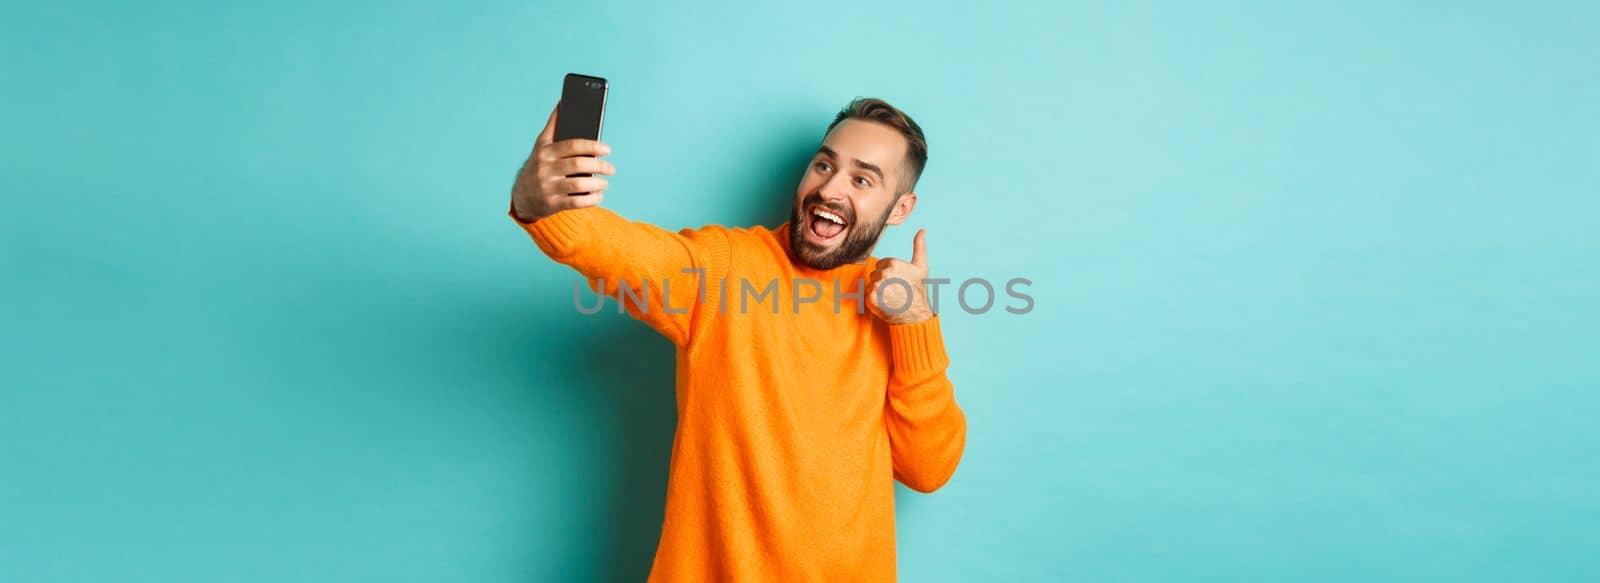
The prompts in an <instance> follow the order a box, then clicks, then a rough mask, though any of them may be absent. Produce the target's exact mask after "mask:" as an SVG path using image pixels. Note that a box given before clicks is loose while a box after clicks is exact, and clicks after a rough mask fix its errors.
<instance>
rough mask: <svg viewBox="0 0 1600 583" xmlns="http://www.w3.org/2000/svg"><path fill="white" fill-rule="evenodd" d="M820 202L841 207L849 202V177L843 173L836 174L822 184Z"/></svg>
mask: <svg viewBox="0 0 1600 583" xmlns="http://www.w3.org/2000/svg"><path fill="white" fill-rule="evenodd" d="M820 194H821V195H822V200H824V201H826V202H827V203H829V204H837V205H843V204H848V203H849V201H850V177H849V176H846V175H845V174H843V173H836V174H834V175H833V176H829V177H828V181H827V182H824V183H822V189H821V190H820Z"/></svg>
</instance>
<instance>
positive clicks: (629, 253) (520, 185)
mask: <svg viewBox="0 0 1600 583" xmlns="http://www.w3.org/2000/svg"><path fill="white" fill-rule="evenodd" d="M555 123H556V112H554V111H552V112H551V113H550V120H549V121H548V122H547V123H546V124H545V128H544V131H542V132H540V134H539V138H538V140H536V141H535V143H534V148H533V152H532V153H530V154H529V155H528V159H527V161H526V162H524V163H523V166H522V169H521V170H520V171H519V172H518V174H517V180H516V183H515V185H513V186H512V190H511V208H510V209H508V211H507V214H508V215H509V216H510V217H511V218H512V220H514V221H516V222H517V224H518V225H519V226H521V227H522V229H523V230H525V231H526V232H527V233H528V235H529V236H530V237H532V238H533V241H534V243H536V244H537V245H538V246H539V249H540V250H541V251H543V252H544V253H545V255H548V256H549V257H550V258H551V259H554V260H556V261H558V262H560V263H563V264H565V265H568V266H570V267H572V268H573V269H575V270H577V271H578V273H580V274H582V275H583V276H584V277H585V278H587V279H588V283H589V289H591V290H593V291H594V292H596V293H599V294H603V295H606V296H609V297H612V298H616V299H617V300H618V301H620V302H621V303H622V305H623V306H624V307H625V308H626V309H627V310H628V312H629V313H630V314H632V315H633V316H634V317H635V318H638V319H639V320H641V321H643V322H645V323H646V324H649V325H650V326H651V327H652V328H655V329H656V330H657V331H659V332H661V333H662V334H663V335H665V336H666V337H667V338H668V339H670V340H672V341H673V343H675V344H678V345H680V346H682V345H685V344H687V343H688V342H689V340H690V338H691V336H692V330H693V322H694V315H695V313H696V312H697V311H698V310H700V309H701V308H700V304H701V303H702V302H699V301H697V300H698V299H699V297H700V295H701V290H703V289H704V288H703V287H702V285H703V282H704V281H714V280H715V279H716V278H719V277H722V274H723V273H725V272H726V270H727V264H728V243H727V237H726V235H725V234H724V233H723V232H722V230H721V229H719V228H714V227H706V228H702V229H684V230H681V231H677V232H673V231H668V230H666V229H662V228H660V227H657V226H654V225H650V224H647V223H641V222H635V221H628V220H626V219H624V218H622V217H621V216H618V215H617V214H616V213H614V212H611V211H610V210H607V209H605V208H601V207H600V206H598V205H599V204H600V201H601V199H602V198H603V197H604V195H605V189H606V186H607V184H606V179H605V178H603V177H601V176H599V175H612V174H614V173H615V168H614V167H612V165H611V163H609V162H606V161H604V160H601V159H599V158H598V156H603V155H606V154H609V153H610V152H611V148H610V147H609V146H607V145H605V144H603V143H601V142H598V141H595V140H581V139H574V140H561V141H553V136H554V133H555ZM581 173H589V174H595V175H596V176H573V175H574V174H581ZM619 292H620V293H619Z"/></svg>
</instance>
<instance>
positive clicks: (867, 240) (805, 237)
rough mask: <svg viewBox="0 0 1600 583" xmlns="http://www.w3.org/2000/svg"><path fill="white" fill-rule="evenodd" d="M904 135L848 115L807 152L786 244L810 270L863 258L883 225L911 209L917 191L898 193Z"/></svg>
mask: <svg viewBox="0 0 1600 583" xmlns="http://www.w3.org/2000/svg"><path fill="white" fill-rule="evenodd" d="M905 157H906V139H905V137H903V136H901V135H900V133H899V132H897V131H895V130H894V128H891V127H889V126H887V125H884V124H881V123H878V122H873V121H866V120H858V119H849V120H845V121H843V122H841V123H840V124H839V125H837V126H834V128H833V131H831V132H828V136H827V137H826V138H824V139H823V140H822V147H821V148H818V149H817V153H816V155H814V156H812V157H811V163H810V165H809V166H808V167H807V168H806V172H805V175H804V176H803V177H802V178H801V179H800V187H799V188H798V189H796V190H795V206H794V209H793V212H792V213H791V215H790V217H789V247H790V248H791V249H793V250H794V254H795V259H797V260H799V261H800V262H801V263H804V264H805V265H806V266H808V267H811V268H813V269H833V268H835V267H838V266H841V265H844V264H846V263H855V262H858V261H861V260H863V259H865V258H866V257H867V254H868V253H871V251H872V247H873V246H874V245H876V244H877V243H878V237H879V236H880V235H882V234H883V230H884V228H885V227H887V226H888V225H898V224H900V223H901V222H903V221H904V220H905V218H906V216H907V215H909V214H910V213H911V208H912V207H913V206H914V205H915V203H916V195H915V194H913V193H906V194H905V195H904V196H898V197H897V196H896V194H897V193H899V192H900V188H901V187H900V184H901V181H902V180H904V179H905V176H904V171H903V168H904V162H905Z"/></svg>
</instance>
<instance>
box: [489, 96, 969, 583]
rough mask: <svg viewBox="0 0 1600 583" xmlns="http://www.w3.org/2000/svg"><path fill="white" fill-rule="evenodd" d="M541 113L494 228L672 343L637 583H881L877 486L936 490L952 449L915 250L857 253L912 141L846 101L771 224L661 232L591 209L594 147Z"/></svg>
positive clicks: (939, 362) (886, 516)
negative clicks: (670, 420)
mask: <svg viewBox="0 0 1600 583" xmlns="http://www.w3.org/2000/svg"><path fill="white" fill-rule="evenodd" d="M556 115H557V114H556V113H555V112H552V113H551V114H550V120H549V122H548V123H546V124H545V128H544V131H543V132H542V133H541V134H540V135H539V138H538V140H537V142H536V143H535V145H534V148H533V153H532V154H531V155H529V157H528V159H527V161H526V162H525V163H524V165H523V167H522V170H521V172H520V173H519V174H518V176H517V180H516V183H515V185H514V186H513V187H512V199H511V209H510V211H509V214H510V215H511V218H512V219H514V220H516V221H517V223H518V224H519V225H520V226H521V227H522V228H523V229H525V230H526V231H527V232H528V234H529V235H530V236H532V238H533V240H534V242H535V243H536V244H537V245H538V247H539V249H541V250H542V251H543V252H544V253H545V254H546V255H549V256H550V257H551V258H552V259H555V260H556V261H559V262H561V263H564V264H566V265H568V266H571V267H573V268H574V269H576V270H577V271H578V272H579V273H581V274H582V275H583V276H585V277H586V278H587V279H588V282H589V285H590V287H591V288H593V289H594V290H595V291H596V292H599V293H603V294H605V295H608V296H613V297H617V298H618V301H621V302H622V303H623V305H624V306H625V307H626V308H627V310H628V312H629V313H630V314H632V315H633V316H634V317H636V318H638V319H640V320H642V321H644V322H645V323H646V324H649V325H650V326H651V327H652V328H654V329H656V330H657V331H659V332H661V333H662V334H663V335H665V336H666V337H667V338H668V339H670V340H672V342H673V343H674V344H675V345H677V368H678V371H677V403H678V428H677V433H676V435H675V437H674V439H673V443H672V462H671V467H670V470H669V478H668V483H667V505H666V519H665V521H664V522H663V524H662V531H661V541H660V546H659V547H658V548H657V551H656V557H655V563H654V564H653V566H652V567H651V573H650V579H651V580H652V581H729V580H733V581H891V580H894V579H895V548H894V545H895V539H894V487H893V480H896V479H897V480H899V481H900V482H901V483H903V484H905V485H907V486H909V487H911V488H912V489H915V490H918V491H921V492H932V491H934V490H936V489H938V488H939V487H940V486H942V485H944V484H945V482H946V481H948V480H949V479H950V476H951V474H953V473H954V472H955V469H956V465H957V464H958V463H959V462H960V460H961V454H962V451H963V450H964V449H965V447H966V436H967V422H966V416H965V415H964V414H963V413H962V411H961V409H960V407H958V406H957V404H956V401H955V396H954V392H953V391H954V389H953V387H952V386H951V383H950V380H949V379H948V378H947V377H946V375H945V369H946V367H947V366H948V364H949V359H948V357H947V356H946V354H945V350H944V342H943V339H942V337H941V336H940V329H939V318H938V317H937V315H936V314H935V313H934V312H933V310H932V309H931V307H930V305H929V302H928V297H927V295H926V291H925V290H924V289H923V280H924V279H926V278H927V277H928V253H927V250H926V235H925V234H924V233H923V232H922V231H918V232H917V234H916V237H915V241H914V251H913V252H912V255H911V259H910V260H909V261H906V260H902V259H893V258H885V259H877V258H874V257H872V256H871V255H870V252H871V251H872V249H873V247H874V245H875V244H876V243H877V241H878V238H879V236H880V235H881V234H882V233H883V231H884V229H885V228H887V226H888V225H899V224H901V223H903V222H904V221H905V220H906V218H907V217H909V216H910V215H911V211H912V209H914V208H915V207H916V203H917V195H916V193H915V192H914V191H913V189H914V188H915V186H916V183H917V179H918V177H919V176H920V175H921V173H922V169H923V166H924V164H925V163H926V161H927V156H928V154H927V142H926V140H925V139H924V137H923V135H922V129H921V128H920V127H919V126H918V125H917V124H916V122H914V121H912V120H911V118H910V117H908V116H907V115H905V114H904V113H903V112H901V111H900V110H898V109H896V108H894V107H893V106H891V105H889V104H888V103H885V102H884V101H882V100H878V99H857V100H855V101H853V102H851V103H850V105H849V106H847V107H845V108H844V109H843V110H842V111H840V112H839V114H838V116H837V117H835V118H834V120H833V123H832V124H830V125H829V126H828V131H827V133H826V135H825V137H824V139H823V141H822V145H821V147H819V148H818V149H817V153H816V155H815V156H813V157H812V158H811V160H810V165H809V166H808V167H807V170H806V172H805V175H804V176H803V177H802V178H801V180H800V186H799V188H798V189H797V190H796V191H795V200H794V205H793V210H792V212H791V216H790V218H789V222H788V223H787V224H784V225H781V226H779V227H777V228H775V229H767V228H766V227H761V226H756V227H750V228H726V227H720V226H706V227H702V228H699V229H683V230H681V231H678V232H672V231H668V230H664V229H661V228H658V227H655V226H651V225H648V224H644V223H637V222H630V221H627V220H625V219H623V218H621V217H620V216H618V215H617V214H615V213H613V212H611V211H609V210H607V209H605V208H602V207H600V206H598V205H599V203H600V201H601V199H602V197H603V196H604V194H605V190H606V179H605V178H604V177H605V176H610V175H613V174H614V172H615V168H614V167H613V166H612V165H611V164H610V163H609V162H607V161H605V160H602V159H601V158H600V156H605V155H607V154H609V153H610V152H611V149H610V147H609V146H607V145H606V144H604V143H601V142H598V141H591V140H562V141H560V142H552V135H553V132H554V128H555V123H556ZM577 174H592V176H573V175H577ZM779 290H782V291H779ZM789 291H792V292H793V294H792V296H793V297H792V298H791V299H790V300H789V301H787V302H780V301H779V300H780V299H782V296H783V294H784V293H787V292H789ZM619 292H620V295H619ZM774 292H777V293H774ZM752 299H754V300H755V301H754V302H752V301H751V300H752ZM768 299H770V300H771V302H772V303H770V304H769V303H767V301H766V300H768ZM780 303H781V304H782V305H781V309H780Z"/></svg>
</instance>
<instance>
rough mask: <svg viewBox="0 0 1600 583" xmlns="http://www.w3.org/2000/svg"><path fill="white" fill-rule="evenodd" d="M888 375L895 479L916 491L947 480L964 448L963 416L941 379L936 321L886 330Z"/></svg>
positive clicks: (887, 415) (945, 360) (943, 361)
mask: <svg viewBox="0 0 1600 583" xmlns="http://www.w3.org/2000/svg"><path fill="white" fill-rule="evenodd" d="M889 342H890V349H891V365H892V367H893V368H892V370H891V371H890V373H889V390H888V399H887V401H888V403H887V405H886V408H885V411H884V420H885V425H886V426H887V428H888V431H889V447H890V451H891V457H892V458H893V461H894V477H895V479H897V480H899V481H900V483H902V484H905V485H906V486H908V487H910V488H911V489H913V490H916V491H918V492H924V493H927V492H933V491H934V490H937V489H939V487H941V486H943V485H944V484H945V482H948V481H949V480H950V476H951V475H952V474H954V473H955V471H956V466H957V465H958V464H960V463H961V454H962V452H963V451H964V450H965V449H966V445H967V417H966V414H965V413H962V411H961V407H960V406H958V405H957V404H956V398H955V387H954V386H953V385H951V383H950V378H949V377H948V376H946V375H945V369H946V368H948V367H949V365H950V359H949V357H948V356H947V355H946V354H945V351H944V337H943V336H942V335H941V334H940V330H939V317H938V316H934V317H933V318H930V319H928V320H926V321H923V322H918V323H915V324H893V325H890V326H889Z"/></svg>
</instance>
